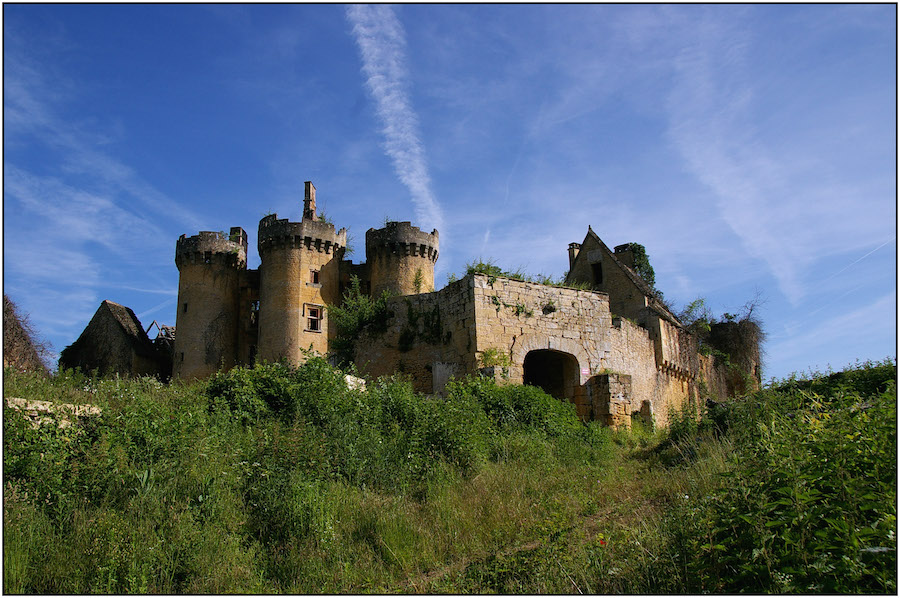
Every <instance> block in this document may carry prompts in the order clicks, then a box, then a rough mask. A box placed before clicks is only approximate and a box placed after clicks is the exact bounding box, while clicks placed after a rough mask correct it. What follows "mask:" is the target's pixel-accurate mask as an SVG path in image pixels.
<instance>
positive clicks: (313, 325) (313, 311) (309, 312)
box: [306, 305, 323, 332]
mask: <svg viewBox="0 0 900 598" xmlns="http://www.w3.org/2000/svg"><path fill="white" fill-rule="evenodd" d="M322 312H323V310H322V306H321V305H307V306H306V330H307V331H309V332H322Z"/></svg>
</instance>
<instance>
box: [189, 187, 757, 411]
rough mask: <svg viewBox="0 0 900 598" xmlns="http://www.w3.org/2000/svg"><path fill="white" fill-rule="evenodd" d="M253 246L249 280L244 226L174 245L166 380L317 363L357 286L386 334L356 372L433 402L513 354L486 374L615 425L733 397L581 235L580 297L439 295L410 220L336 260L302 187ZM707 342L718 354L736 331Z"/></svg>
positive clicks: (493, 286)
mask: <svg viewBox="0 0 900 598" xmlns="http://www.w3.org/2000/svg"><path fill="white" fill-rule="evenodd" d="M257 244H258V245H257V246H258V249H259V255H260V259H261V262H262V263H261V265H260V268H259V269H258V270H247V268H246V259H247V258H246V255H247V234H246V232H244V230H243V229H242V228H240V227H233V228H232V229H231V230H230V231H229V233H228V234H225V233H223V232H210V231H201V232H200V233H199V234H198V235H195V236H192V237H187V236H186V235H182V236H181V237H180V238H179V239H178V241H177V243H176V255H175V261H176V265H177V266H178V268H179V274H180V277H179V316H178V324H177V327H178V335H176V337H175V338H176V355H175V360H176V363H175V367H174V371H175V375H176V376H179V377H202V376H206V375H209V374H211V373H212V372H214V371H215V370H217V369H220V368H228V367H231V366H233V365H236V364H239V363H244V364H249V363H253V362H255V361H256V360H263V361H276V360H280V359H287V360H288V361H290V362H292V363H299V362H300V361H303V360H304V359H305V358H306V357H305V356H306V353H304V351H305V350H306V349H308V348H311V349H312V350H313V351H314V352H316V353H320V354H323V355H324V354H328V352H329V349H330V347H331V342H332V341H333V340H334V338H335V336H336V334H337V331H336V329H335V327H334V325H333V322H332V321H331V319H330V318H329V311H330V308H331V306H333V305H337V304H340V303H341V301H342V298H343V296H344V293H345V291H346V289H347V288H348V287H349V285H350V284H351V281H352V278H353V277H356V278H357V279H358V280H359V283H360V289H361V291H362V292H363V293H366V294H368V295H370V296H380V295H381V294H382V293H383V292H384V291H388V293H389V294H392V295H394V296H393V297H392V298H390V299H389V300H388V312H389V313H391V314H392V315H391V316H390V317H389V320H388V321H387V322H386V323H385V326H386V330H385V331H384V332H377V333H376V332H373V331H363V333H362V334H361V335H360V338H359V339H357V343H356V349H357V351H356V366H357V368H359V370H360V371H361V372H364V373H366V374H368V375H372V376H377V375H382V374H392V373H394V372H398V371H402V372H403V374H404V376H407V377H408V378H409V379H410V380H411V381H412V383H413V386H414V388H415V389H416V390H417V391H420V392H425V393H432V394H438V395H440V394H442V393H443V392H444V385H445V384H446V382H447V381H448V380H449V379H450V378H451V377H452V376H463V375H467V374H476V373H478V372H479V371H481V369H489V368H482V367H481V366H482V365H483V364H482V363H481V362H480V359H482V358H483V356H484V354H485V351H488V350H492V351H499V352H500V353H501V354H505V355H507V356H509V359H510V363H509V365H508V366H505V365H504V366H503V367H502V368H501V367H493V375H494V376H495V377H496V378H497V379H498V380H500V381H503V382H504V383H505V382H506V381H509V382H515V383H525V384H533V385H537V386H540V387H542V388H543V389H544V390H546V391H547V392H548V393H550V394H551V395H553V396H555V397H557V398H559V399H562V400H566V401H570V402H572V403H573V404H574V405H575V409H576V412H577V413H578V414H579V415H580V416H581V417H583V418H585V419H597V420H600V421H602V422H604V423H606V424H607V425H611V426H626V427H627V426H629V425H630V421H631V419H632V418H642V419H643V420H644V421H647V420H648V419H649V418H656V419H655V420H654V421H655V423H656V424H658V425H665V424H666V423H667V418H668V416H669V413H671V412H673V411H677V410H678V409H681V408H682V407H683V405H685V404H686V403H687V402H689V401H693V400H696V398H697V397H699V396H700V394H701V388H706V389H710V390H709V392H711V393H712V394H713V395H714V396H720V395H721V394H722V393H725V392H728V390H729V389H730V388H735V387H736V386H735V385H736V382H735V380H734V376H733V375H732V374H730V373H729V372H728V371H726V370H727V368H725V366H724V365H723V364H721V363H718V362H717V361H716V360H715V359H712V358H710V357H707V356H704V355H700V354H699V352H698V345H697V340H696V338H695V337H694V336H693V335H692V334H691V333H690V332H689V331H687V330H686V329H685V328H684V326H683V325H681V323H680V322H678V320H677V318H676V317H675V316H674V315H672V314H671V312H669V311H668V309H667V308H666V307H665V306H664V305H663V304H662V302H661V301H660V300H659V299H658V298H657V297H656V296H655V295H654V292H653V290H652V289H651V288H650V287H649V286H648V285H647V284H646V283H645V282H643V280H642V279H640V277H639V276H637V275H636V274H635V273H634V271H633V270H632V268H633V256H632V253H633V252H632V249H631V245H630V244H625V245H618V246H616V247H615V249H614V250H613V251H610V250H609V248H608V247H607V246H606V245H605V244H604V243H603V242H602V241H601V240H600V239H599V237H597V235H596V233H594V232H593V230H592V229H591V228H590V227H588V234H587V236H586V237H585V240H584V242H582V243H571V244H569V247H568V251H569V262H570V270H569V274H568V275H567V279H566V280H567V282H568V283H569V284H574V283H580V284H583V283H587V284H590V285H591V288H590V289H589V290H584V289H581V288H566V287H551V286H546V285H541V284H538V283H533V282H524V281H521V280H514V279H510V278H506V277H502V276H486V275H483V274H469V275H466V276H464V277H463V278H462V279H460V280H458V281H455V282H453V283H450V284H448V285H446V286H445V287H444V288H443V289H440V290H437V291H435V290H434V265H435V263H436V261H437V259H438V255H439V237H438V231H437V230H432V232H431V233H427V232H424V231H423V230H421V229H420V228H418V227H416V226H413V225H412V223H411V222H386V223H385V226H384V227H382V228H380V229H375V228H371V229H369V230H368V231H366V238H365V257H366V260H365V261H364V262H363V263H360V264H353V263H352V262H351V261H350V260H344V259H343V258H344V254H345V252H346V250H347V231H346V229H344V228H342V229H340V230H335V226H334V225H333V224H331V223H329V222H327V221H325V220H324V219H321V218H320V217H319V215H318V214H317V213H316V189H315V187H314V186H313V185H312V183H311V182H309V181H307V182H306V184H305V192H304V203H303V212H302V218H301V221H300V222H291V221H289V220H288V219H279V218H278V216H277V214H269V215H267V216H265V217H263V218H262V219H261V220H260V222H259V234H258V241H257ZM717 334H718V337H717V338H719V339H720V342H721V343H723V344H728V345H729V346H730V345H731V344H734V342H736V341H735V339H736V338H738V337H740V335H742V334H744V333H743V332H741V331H740V330H738V329H737V328H735V327H730V328H725V327H723V328H722V329H721V330H720V331H718V332H717ZM735 335H738V337H736V336H735ZM723 346H724V345H723ZM745 353H746V355H747V357H746V358H742V359H743V361H742V362H741V363H742V365H744V362H746V367H747V368H749V371H751V373H753V374H754V375H755V376H757V380H758V374H759V367H758V361H759V353H758V350H757V351H756V352H755V353H754V352H753V351H752V350H749V351H746V352H745ZM742 355H743V354H742ZM179 364H181V365H179Z"/></svg>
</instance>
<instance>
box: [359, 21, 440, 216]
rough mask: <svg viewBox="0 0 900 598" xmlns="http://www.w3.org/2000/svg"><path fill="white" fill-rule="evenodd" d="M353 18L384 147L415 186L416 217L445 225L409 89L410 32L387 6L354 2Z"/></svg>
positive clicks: (398, 170)
mask: <svg viewBox="0 0 900 598" xmlns="http://www.w3.org/2000/svg"><path fill="white" fill-rule="evenodd" d="M347 19H348V20H349V22H350V23H351V24H352V25H353V35H354V36H355V38H356V43H357V45H358V46H359V52H360V56H361V57H362V62H363V67H362V70H363V73H364V74H365V77H366V87H367V88H368V90H369V93H371V94H372V98H373V99H374V100H375V103H376V112H377V113H378V117H379V119H380V120H381V124H382V127H383V129H382V133H383V134H384V138H385V139H384V147H385V151H386V153H387V155H388V157H389V158H390V159H391V161H392V162H393V164H394V170H395V171H396V173H397V176H398V177H399V178H400V180H401V181H402V182H403V184H404V185H406V187H407V188H408V189H409V192H410V194H411V195H412V201H413V204H414V205H415V211H416V219H417V221H418V223H419V224H420V225H421V226H423V227H426V228H431V227H434V228H437V229H438V230H442V228H443V220H444V218H443V213H442V210H441V206H440V204H439V203H438V201H437V199H436V198H435V196H434V193H433V192H432V189H431V179H430V177H429V174H428V164H427V160H426V158H425V149H424V147H423V146H422V142H421V138H420V133H419V122H418V117H417V116H416V112H415V111H414V110H413V108H412V105H411V103H410V100H409V94H408V92H407V87H408V72H407V67H406V36H405V33H404V31H403V26H402V25H401V24H400V22H399V21H398V20H397V17H396V15H395V14H394V11H393V10H392V9H391V7H390V6H386V5H369V4H366V5H360V4H357V5H353V6H350V7H349V8H347Z"/></svg>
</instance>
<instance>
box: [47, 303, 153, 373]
mask: <svg viewBox="0 0 900 598" xmlns="http://www.w3.org/2000/svg"><path fill="white" fill-rule="evenodd" d="M166 360H167V357H166V356H165V355H164V353H163V352H161V351H160V350H159V349H158V348H157V347H155V346H154V344H153V343H152V342H151V341H150V339H149V338H148V337H147V333H146V332H144V329H143V328H142V327H141V322H140V320H138V318H137V316H136V315H134V312H133V311H132V310H131V309H130V308H128V307H125V306H124V305H119V304H118V303H113V302H112V301H104V302H103V303H101V304H100V307H99V308H98V309H97V312H96V313H95V314H94V317H93V318H91V321H90V322H89V323H88V325H87V327H86V328H85V329H84V332H82V333H81V336H79V337H78V340H77V341H75V342H74V343H72V344H71V345H69V346H68V347H66V348H65V349H63V351H62V353H61V354H60V356H59V367H60V369H75V368H81V371H83V372H86V373H87V372H93V371H94V370H97V372H98V373H99V374H101V375H105V374H114V373H118V374H119V375H122V376H160V375H162V374H164V372H165V367H164V363H165V361H166Z"/></svg>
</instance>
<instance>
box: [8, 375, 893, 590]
mask: <svg viewBox="0 0 900 598" xmlns="http://www.w3.org/2000/svg"><path fill="white" fill-rule="evenodd" d="M895 378H896V365H895V364H894V363H888V362H885V363H882V364H867V365H864V366H861V367H859V368H856V369H853V370H849V371H847V372H842V373H838V374H833V375H831V376H819V377H815V378H814V379H812V380H804V381H800V380H790V381H785V382H783V383H780V384H778V385H773V386H772V387H770V388H767V389H765V390H763V391H761V392H759V393H757V394H755V395H753V396H750V397H745V398H741V399H736V400H734V401H731V402H729V403H727V404H724V405H720V406H715V407H714V408H712V409H711V411H710V412H709V413H706V414H705V417H704V418H703V419H702V420H701V421H700V422H699V423H698V422H697V420H695V419H694V418H692V417H690V416H689V415H690V414H685V416H684V417H681V418H679V419H678V420H676V423H675V424H674V425H673V426H672V427H671V428H670V430H669V431H667V432H665V433H663V432H658V431H657V432H653V431H650V430H640V429H638V430H635V431H633V432H627V433H626V432H620V433H616V432H612V431H610V430H606V429H602V428H599V427H597V426H594V425H583V424H582V423H580V422H579V421H578V420H577V418H576V417H575V414H574V411H573V409H572V407H571V405H568V404H564V403H561V402H559V401H557V400H555V399H553V398H551V397H549V396H547V395H545V394H544V393H542V392H541V391H540V390H538V389H536V388H532V387H516V386H513V387H503V388H498V387H496V386H494V385H493V383H491V382H489V381H484V380H463V381H459V382H455V383H454V384H453V386H452V389H451V393H450V396H449V398H448V399H446V400H434V399H428V398H425V397H423V396H420V395H416V394H415V393H413V392H412V391H411V389H410V386H409V385H408V384H407V383H405V382H403V381H402V380H399V379H382V380H378V381H373V382H370V383H369V385H368V386H369V389H368V391H366V392H360V391H355V390H348V389H347V388H346V385H345V384H344V382H343V378H342V376H341V375H340V374H339V373H336V372H334V371H333V370H332V369H330V368H329V367H328V366H327V365H326V364H325V363H324V362H323V361H321V360H318V359H312V360H310V362H308V363H307V364H305V365H304V366H301V367H300V368H298V369H291V368H288V367H284V366H281V365H265V366H257V367H256V368H252V369H246V368H239V369H235V370H233V371H231V372H229V373H228V374H222V375H219V376H217V377H215V378H214V379H212V380H210V381H209V382H206V383H196V384H193V385H178V384H172V385H171V386H163V385H161V384H159V383H158V382H155V381H153V380H150V379H143V380H136V381H125V380H116V379H92V378H89V377H85V376H82V375H80V374H77V373H72V372H62V373H60V374H59V375H57V376H54V377H52V378H49V379H48V378H45V377H42V376H38V375H29V374H19V373H16V372H14V371H12V370H7V371H6V378H5V389H4V392H5V395H6V396H15V397H22V398H29V399H40V400H49V401H54V402H63V403H91V404H94V405H99V406H100V407H102V408H103V415H102V416H101V417H99V418H94V419H91V420H87V421H86V423H85V424H84V425H81V426H72V427H68V428H62V429H61V428H58V427H56V426H52V425H44V426H41V427H39V428H33V427H32V426H31V424H30V423H29V422H28V421H27V420H26V418H25V417H24V416H23V415H22V414H20V413H19V412H17V411H14V410H11V409H8V408H6V407H5V408H4V456H3V459H4V480H3V483H4V530H3V531H4V553H3V566H4V588H3V589H4V591H5V592H11V593H22V592H25V593H87V592H106V593H126V592H153V593H230V592H244V593H257V592H264V593H278V592H290V593H310V592H311V593H319V592H379V593H382V592H452V593H469V592H473V593H474V592H477V593H484V592H502V593H569V592H571V593H579V592H589V593H697V592H738V591H741V592H799V593H810V592H813V593H821V592H878V593H895V592H896V589H897V583H896V582H897V580H896V385H895V382H894V380H895Z"/></svg>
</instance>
